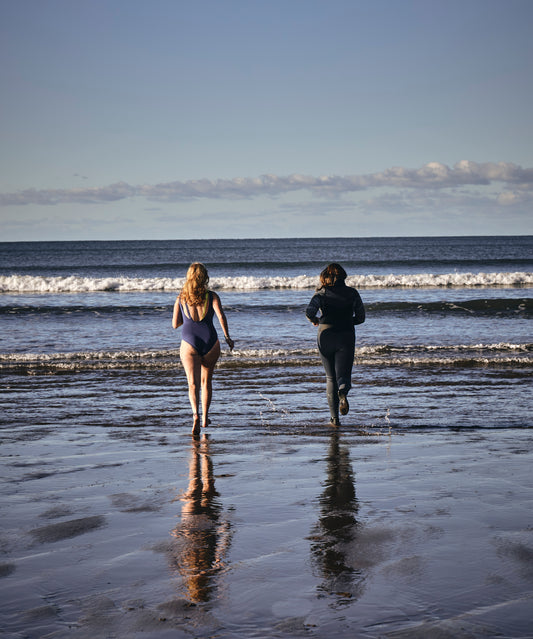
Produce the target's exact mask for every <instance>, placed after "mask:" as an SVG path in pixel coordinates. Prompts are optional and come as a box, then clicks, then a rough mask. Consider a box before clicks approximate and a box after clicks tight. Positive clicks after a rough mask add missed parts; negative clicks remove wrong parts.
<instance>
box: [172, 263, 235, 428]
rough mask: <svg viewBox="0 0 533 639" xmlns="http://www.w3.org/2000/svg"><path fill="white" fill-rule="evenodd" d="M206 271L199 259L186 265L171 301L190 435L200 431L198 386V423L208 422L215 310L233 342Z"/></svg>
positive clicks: (214, 357) (215, 352)
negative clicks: (184, 379)
mask: <svg viewBox="0 0 533 639" xmlns="http://www.w3.org/2000/svg"><path fill="white" fill-rule="evenodd" d="M208 284H209V274H208V272H207V269H206V267H205V266H204V265H203V264H200V263H199V262H194V263H193V264H191V265H190V266H189V269H188V271H187V276H186V278H185V284H184V285H183V289H182V290H181V293H180V294H179V295H178V298H177V299H176V303H175V304H174V313H173V316H172V327H173V328H178V327H179V326H183V330H182V334H181V346H180V357H181V362H182V364H183V368H184V369H185V374H186V375H187V382H188V384H189V400H190V402H191V407H192V414H193V426H192V435H193V436H195V437H197V436H198V435H199V433H200V414H199V410H200V388H201V390H202V422H201V423H202V426H203V427H206V426H207V425H208V424H209V421H210V420H209V417H208V413H209V406H210V404H211V396H212V380H213V372H214V370H215V366H216V363H217V361H218V358H219V357H220V342H219V341H218V336H217V332H216V329H215V326H214V324H213V316H214V315H215V314H216V316H217V317H218V321H219V322H220V325H221V326H222V330H223V331H224V337H225V338H226V342H227V344H228V346H229V348H230V350H232V349H233V346H234V342H233V340H232V339H231V337H230V336H229V330H228V322H227V320H226V316H225V314H224V311H223V309H222V304H221V303H220V298H219V297H218V295H217V294H216V293H214V292H213V291H210V290H209V289H208Z"/></svg>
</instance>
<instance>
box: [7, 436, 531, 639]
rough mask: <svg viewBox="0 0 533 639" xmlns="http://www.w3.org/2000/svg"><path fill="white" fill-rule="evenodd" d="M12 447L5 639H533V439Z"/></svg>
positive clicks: (77, 439)
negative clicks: (295, 638)
mask: <svg viewBox="0 0 533 639" xmlns="http://www.w3.org/2000/svg"><path fill="white" fill-rule="evenodd" d="M289 431H290V429H289V428H288V427H287V425H284V427H283V428H275V427H269V428H265V429H250V430H246V429H242V428H240V429H239V428H233V429H232V428H225V427H220V428H216V427H215V428H211V429H210V437H209V439H203V440H201V441H200V442H196V443H193V442H191V439H190V437H189V436H188V435H187V428H185V427H184V428H183V429H176V430H173V429H170V428H169V429H168V430H166V431H163V432H162V431H160V430H158V431H155V430H150V428H146V427H145V428H135V427H130V428H115V429H113V428H109V429H105V428H96V427H95V428H88V427H83V428H82V427H80V428H75V427H72V426H70V427H68V428H67V427H64V426H63V427H62V426H61V425H59V424H58V425H57V427H56V428H49V427H47V428H46V429H45V428H42V429H41V428H39V427H38V426H32V427H27V428H25V429H19V430H17V431H16V432H9V431H7V430H4V431H2V435H3V444H2V458H3V466H2V478H3V482H2V513H1V515H2V533H1V537H0V549H1V552H2V555H1V557H0V577H1V579H0V589H1V590H0V598H1V601H2V604H1V612H0V628H1V629H2V632H1V636H2V637H13V638H18V637H21V638H22V637H26V638H28V637H31V638H33V637H35V638H37V637H39V638H43V637H54V638H55V637H67V636H68V637H74V638H78V637H84V638H85V637H86V638H91V639H95V638H100V637H128V638H136V637H144V638H146V637H157V638H160V637H161V638H164V637H171V638H172V639H179V638H181V637H187V638H189V637H243V638H244V637H285V636H295V637H297V636H305V637H328V638H333V637H363V638H364V637H398V638H399V637H409V638H411V637H415V638H417V637H431V638H435V637H442V638H445V637H453V638H457V637H489V636H497V637H509V638H510V637H532V636H533V482H532V481H531V477H532V471H531V468H532V462H533V456H532V451H533V432H532V431H531V430H487V431H482V430H476V431H461V430H442V431H428V432H403V433H397V432H396V433H395V432H393V433H392V434H390V435H389V434H388V433H387V432H385V431H383V430H378V429H376V432H367V433H361V432H358V431H355V430H348V429H345V430H341V431H340V432H338V433H337V432H333V431H332V430H329V429H327V428H325V427H317V428H316V429H302V428H299V429H298V430H297V432H289Z"/></svg>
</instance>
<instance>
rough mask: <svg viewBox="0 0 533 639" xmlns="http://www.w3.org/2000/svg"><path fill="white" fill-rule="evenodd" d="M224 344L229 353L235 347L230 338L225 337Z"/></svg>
mask: <svg viewBox="0 0 533 639" xmlns="http://www.w3.org/2000/svg"><path fill="white" fill-rule="evenodd" d="M226 344H227V345H228V346H229V349H230V351H232V350H233V347H234V346H235V342H234V341H233V340H232V339H231V337H226Z"/></svg>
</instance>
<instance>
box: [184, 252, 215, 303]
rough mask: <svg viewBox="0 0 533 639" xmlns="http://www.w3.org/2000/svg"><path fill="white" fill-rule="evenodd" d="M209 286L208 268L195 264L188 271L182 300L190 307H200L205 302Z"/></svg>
mask: <svg viewBox="0 0 533 639" xmlns="http://www.w3.org/2000/svg"><path fill="white" fill-rule="evenodd" d="M208 284H209V274H208V272H207V269H206V267H205V266H204V265H203V264H202V263H201V262H193V263H192V264H191V265H190V266H189V268H188V270H187V275H186V276H185V284H184V285H183V288H182V289H181V293H180V299H181V300H183V301H184V302H185V303H186V304H189V305H190V306H200V305H201V304H203V303H204V301H205V295H206V293H207V291H208V290H209V289H208V286H207V285H208Z"/></svg>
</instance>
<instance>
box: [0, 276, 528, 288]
mask: <svg viewBox="0 0 533 639" xmlns="http://www.w3.org/2000/svg"><path fill="white" fill-rule="evenodd" d="M183 282H184V279H183V278H170V277H152V278H140V277H125V276H121V277H81V276H78V275H69V276H55V277H44V276H32V275H4V276H1V277H0V293H88V292H99V291H117V292H142V291H146V292H150V291H177V290H179V289H180V288H181V287H182V286H183ZM316 283H317V277H316V275H312V276H310V275H297V276H265V277H260V276H251V275H241V276H234V277H229V276H228V277H213V278H211V282H210V284H211V287H212V288H213V289H218V290H241V291H251V290H261V289H312V288H315V286H316ZM346 283H347V284H348V285H349V286H354V287H356V288H360V289H365V288H444V287H445V288H452V287H461V288H465V287H484V288H487V287H526V286H532V285H533V273H532V272H527V271H525V272H513V273H505V272H494V273H442V274H435V273H418V274H409V275H401V274H390V275H353V276H350V277H348V279H347V280H346Z"/></svg>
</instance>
